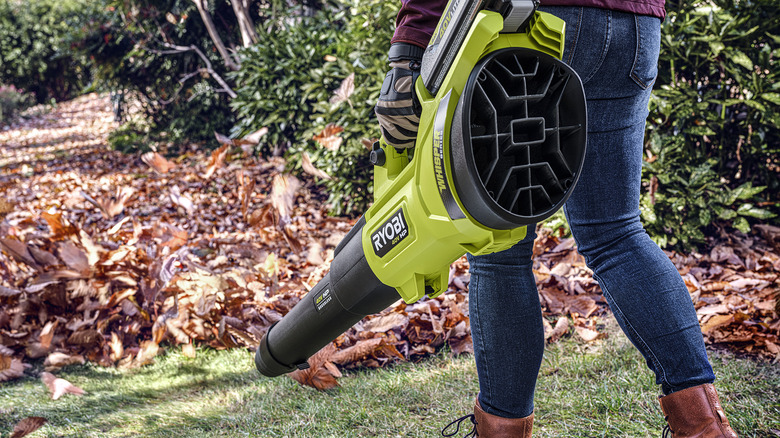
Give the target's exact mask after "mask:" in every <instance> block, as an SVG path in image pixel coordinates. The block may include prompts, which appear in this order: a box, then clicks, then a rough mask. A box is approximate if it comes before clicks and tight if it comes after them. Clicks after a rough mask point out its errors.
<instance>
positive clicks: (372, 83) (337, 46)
mask: <svg viewBox="0 0 780 438" xmlns="http://www.w3.org/2000/svg"><path fill="white" fill-rule="evenodd" d="M397 8H398V5H397V4H394V3H390V2H383V1H379V0H371V1H363V2H358V1H352V2H344V3H342V4H341V5H340V6H338V7H331V8H330V9H325V10H323V11H320V12H319V13H317V14H316V15H315V16H314V17H311V18H297V19H295V20H286V21H282V22H281V23H282V24H281V25H276V24H274V25H271V24H269V25H268V26H269V27H267V28H266V33H267V35H264V37H263V38H264V39H265V38H268V41H269V43H268V44H261V45H257V46H254V47H252V48H250V49H247V50H245V51H243V52H242V53H241V55H242V59H243V61H242V69H241V71H239V72H238V73H237V74H236V75H235V81H236V83H237V84H238V91H237V93H238V98H236V99H234V100H233V102H232V105H233V107H234V109H235V111H236V114H237V116H238V119H239V120H240V122H239V124H238V125H237V127H236V129H235V130H234V132H233V134H234V135H242V134H245V133H248V132H251V131H254V130H257V129H259V128H262V127H267V128H268V129H269V133H268V134H267V135H266V137H265V140H264V141H265V144H264V145H263V146H262V148H261V150H262V152H263V153H272V152H273V151H274V150H276V151H281V152H285V153H286V155H287V156H288V158H289V162H290V163H291V166H294V167H296V168H300V167H301V160H302V157H303V154H304V152H305V153H308V154H309V155H310V156H311V158H312V161H313V162H314V164H315V166H317V167H318V168H319V169H321V170H323V171H325V172H326V173H328V174H329V175H331V176H332V177H333V179H332V180H328V181H324V184H325V187H326V191H327V192H328V196H329V198H328V202H329V204H330V205H331V208H332V212H333V214H336V215H342V214H347V215H356V214H359V213H361V212H363V211H364V210H365V209H366V207H367V206H368V204H369V203H370V201H371V192H372V189H371V177H372V170H373V168H372V166H371V165H370V163H369V161H368V151H367V150H366V147H365V145H364V141H365V142H368V143H370V142H372V140H373V139H376V138H378V136H379V128H378V126H377V123H376V119H375V118H374V113H373V108H374V104H375V103H376V100H377V99H378V98H379V90H380V88H381V85H382V80H383V78H384V75H385V73H386V72H387V50H388V48H389V47H390V38H391V37H392V34H393V29H394V20H395V16H396V14H397V12H398V10H397ZM274 26H278V27H274ZM352 75H354V76H352ZM347 78H353V81H354V82H353V84H354V90H353V91H352V93H351V94H350V95H349V97H348V98H347V99H333V96H334V92H335V91H336V90H337V89H339V87H340V86H341V85H342V83H343V82H344V80H345V79H347ZM330 124H335V125H336V126H338V127H341V128H343V129H344V130H343V132H341V133H339V134H337V135H338V136H339V137H340V138H341V144H340V146H339V147H338V148H337V150H331V149H326V148H324V147H322V146H321V145H320V144H318V143H317V142H316V141H314V140H313V137H314V136H315V135H318V134H320V133H321V132H322V131H323V130H324V129H325V128H326V127H327V126H328V125H330ZM334 149H335V148H334Z"/></svg>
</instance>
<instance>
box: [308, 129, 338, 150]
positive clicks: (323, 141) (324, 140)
mask: <svg viewBox="0 0 780 438" xmlns="http://www.w3.org/2000/svg"><path fill="white" fill-rule="evenodd" d="M343 131H344V128H342V127H341V126H338V125H336V124H335V123H330V124H329V125H328V126H326V127H325V129H323V130H322V132H320V133H319V134H317V135H315V136H314V141H316V142H317V143H319V144H320V146H322V147H324V148H325V149H327V150H329V151H334V152H336V151H338V150H339V147H341V142H342V141H344V139H343V138H342V137H340V136H339V133H341V132H343Z"/></svg>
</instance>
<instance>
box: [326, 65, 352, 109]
mask: <svg viewBox="0 0 780 438" xmlns="http://www.w3.org/2000/svg"><path fill="white" fill-rule="evenodd" d="M354 91H355V72H352V73H350V74H349V76H347V77H346V78H344V80H343V81H341V85H339V88H337V89H336V91H334V92H333V97H331V98H330V103H332V104H336V103H341V102H347V103H349V106H350V107H352V102H351V101H350V100H349V96H352V93H353V92H354Z"/></svg>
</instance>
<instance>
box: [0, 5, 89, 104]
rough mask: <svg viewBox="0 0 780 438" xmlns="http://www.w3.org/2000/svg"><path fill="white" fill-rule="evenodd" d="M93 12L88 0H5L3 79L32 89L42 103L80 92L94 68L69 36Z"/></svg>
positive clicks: (0, 9)
mask: <svg viewBox="0 0 780 438" xmlns="http://www.w3.org/2000/svg"><path fill="white" fill-rule="evenodd" d="M90 11H92V5H91V2H88V1H86V0H64V1H56V0H30V1H19V0H0V82H1V83H6V84H13V85H15V86H16V87H19V88H21V89H23V90H25V91H27V92H30V93H33V95H34V97H35V99H36V100H37V102H39V103H42V102H46V101H49V100H50V99H55V100H65V99H69V98H72V97H74V96H75V95H77V94H78V93H79V92H80V91H81V90H82V89H83V88H84V87H85V86H87V85H88V84H89V81H90V72H89V68H88V67H87V64H86V62H85V60H84V58H83V57H80V56H76V55H74V54H73V53H72V52H71V51H70V46H69V44H68V41H69V37H68V35H69V34H70V32H71V30H72V29H74V28H76V29H77V28H79V27H80V26H81V23H82V21H83V20H84V17H85V16H87V15H88V14H89V13H90Z"/></svg>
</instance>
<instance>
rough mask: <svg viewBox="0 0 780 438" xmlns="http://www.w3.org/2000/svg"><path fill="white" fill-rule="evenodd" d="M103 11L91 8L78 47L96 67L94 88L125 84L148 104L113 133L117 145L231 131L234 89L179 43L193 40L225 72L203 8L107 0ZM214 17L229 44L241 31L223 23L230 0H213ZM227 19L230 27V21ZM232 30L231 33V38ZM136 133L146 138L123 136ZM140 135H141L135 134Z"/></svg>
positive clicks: (180, 2)
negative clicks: (215, 77)
mask: <svg viewBox="0 0 780 438" xmlns="http://www.w3.org/2000/svg"><path fill="white" fill-rule="evenodd" d="M99 3H100V4H101V8H100V13H99V14H93V15H92V16H91V19H90V21H89V23H88V25H87V26H85V27H84V28H83V29H82V30H81V32H80V34H79V35H78V37H77V39H78V42H77V44H76V46H77V47H78V50H79V51H80V53H83V54H84V55H85V56H88V57H89V59H90V60H91V62H92V66H93V68H94V72H95V80H96V88H98V89H102V90H106V91H107V90H114V91H121V92H124V93H125V94H127V95H128V97H129V99H130V100H135V101H138V102H139V103H140V104H141V106H142V108H143V113H142V115H143V117H142V120H135V121H133V124H132V125H131V126H128V127H127V128H125V129H123V133H122V134H118V135H114V136H112V138H111V139H110V141H111V144H112V146H114V147H115V148H116V149H120V150H125V151H131V150H136V148H134V147H133V145H134V144H139V145H141V146H140V148H139V149H142V148H144V147H148V146H146V145H148V144H149V143H150V142H165V143H168V144H170V145H174V146H176V145H179V146H181V145H186V144H189V143H191V142H208V143H207V144H209V145H212V146H216V144H215V143H213V141H211V140H213V138H214V131H218V132H227V131H228V130H229V129H230V127H231V126H233V124H234V123H235V118H234V117H233V114H232V111H231V110H230V106H229V97H228V95H227V94H225V93H221V92H218V88H220V85H218V84H217V83H216V82H215V81H214V80H213V79H212V78H211V77H210V76H209V75H208V74H206V73H203V72H201V73H198V72H199V69H201V68H202V67H203V66H204V62H203V60H202V59H201V58H200V56H199V55H198V54H197V53H196V52H195V51H176V50H173V49H172V48H170V47H167V46H165V44H166V43H169V44H172V45H176V46H179V47H186V46H191V45H194V46H196V47H198V48H200V50H201V51H202V52H203V53H204V54H205V56H206V57H207V58H208V59H209V61H210V62H211V64H212V67H213V69H214V71H216V72H217V73H218V74H219V75H220V76H224V75H225V74H226V73H227V68H226V67H225V66H224V65H223V62H222V59H221V58H220V56H219V55H218V54H217V53H216V51H215V50H211V49H212V47H213V43H212V40H211V38H210V37H209V35H208V31H207V29H206V27H205V25H204V24H203V21H202V20H201V19H200V17H199V14H198V11H197V9H196V7H195V5H194V3H193V2H192V1H189V0H165V1H151V0H132V1H124V0H122V1H120V0H102V1H101V2H99ZM211 13H212V15H213V16H214V21H215V24H216V25H217V27H218V31H219V32H220V34H221V35H222V36H223V39H224V40H225V44H226V45H228V46H232V45H235V44H236V43H237V40H238V34H237V32H233V31H234V30H235V29H232V28H230V27H229V25H227V24H226V23H229V20H227V19H224V20H223V19H222V18H223V17H227V18H229V17H230V16H232V15H233V11H232V8H231V6H230V4H229V3H228V2H225V1H220V2H213V10H212V11H211ZM226 26H227V27H226ZM231 38H232V39H231ZM128 133H132V136H133V137H134V138H135V137H137V136H140V137H138V138H140V139H143V141H142V142H140V143H136V141H135V140H134V141H125V140H126V135H125V134H128ZM136 140H137V139H136Z"/></svg>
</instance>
